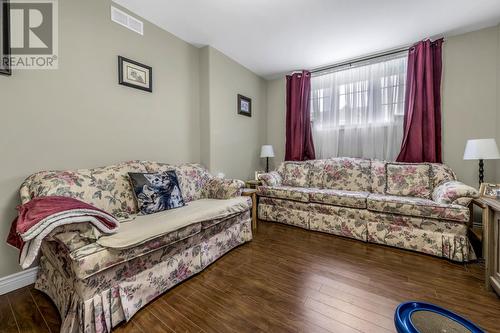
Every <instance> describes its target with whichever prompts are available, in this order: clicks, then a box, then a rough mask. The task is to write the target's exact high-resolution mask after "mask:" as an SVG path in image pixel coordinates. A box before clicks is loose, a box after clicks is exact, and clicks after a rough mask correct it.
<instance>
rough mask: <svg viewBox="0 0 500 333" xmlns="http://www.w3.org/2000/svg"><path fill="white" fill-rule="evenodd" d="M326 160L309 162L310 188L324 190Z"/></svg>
mask: <svg viewBox="0 0 500 333" xmlns="http://www.w3.org/2000/svg"><path fill="white" fill-rule="evenodd" d="M326 161H328V160H326V159H323V160H311V161H308V162H309V165H310V169H309V187H314V188H323V178H324V173H325V164H326Z"/></svg>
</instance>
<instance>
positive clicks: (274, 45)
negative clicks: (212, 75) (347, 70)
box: [115, 0, 500, 78]
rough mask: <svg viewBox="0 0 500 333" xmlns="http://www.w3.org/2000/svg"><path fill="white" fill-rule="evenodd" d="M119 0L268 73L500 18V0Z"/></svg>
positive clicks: (307, 66) (172, 29)
mask: <svg viewBox="0 0 500 333" xmlns="http://www.w3.org/2000/svg"><path fill="white" fill-rule="evenodd" d="M115 2H116V3H118V4H120V5H122V6H124V7H125V8H127V9H129V10H131V11H132V12H134V13H136V14H138V15H140V16H142V17H144V18H146V19H147V20H149V21H151V22H153V23H155V24H156V25H158V26H160V27H162V28H163V29H165V30H167V31H169V32H171V33H172V34H174V35H176V36H178V37H179V38H181V39H183V40H185V41H187V42H189V43H191V44H194V45H196V46H204V45H211V46H212V47H214V48H216V49H218V50H219V51H221V52H223V53H225V54H226V55H227V56H229V57H231V58H232V59H234V60H236V61H237V62H239V63H240V64H242V65H244V66H245V67H247V68H249V69H250V70H252V71H253V72H255V73H257V74H259V75H261V76H263V77H265V78H273V77H276V75H277V74H281V73H284V72H288V71H291V70H295V69H302V68H305V69H311V68H316V67H320V66H323V65H326V64H331V63H335V62H338V61H341V60H345V59H349V58H353V57H358V56H362V55H366V54H370V53H374V52H379V51H384V50H387V49H391V48H395V47H399V46H404V45H407V44H410V43H414V42H416V41H418V40H421V39H423V38H426V37H433V36H443V35H444V36H449V35H452V34H457V33H462V32H467V31H472V30H477V29H479V28H483V27H487V26H493V25H495V24H497V23H498V22H499V21H500V0H115ZM146 33H147V31H146Z"/></svg>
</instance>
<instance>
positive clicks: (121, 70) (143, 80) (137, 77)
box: [118, 56, 153, 92]
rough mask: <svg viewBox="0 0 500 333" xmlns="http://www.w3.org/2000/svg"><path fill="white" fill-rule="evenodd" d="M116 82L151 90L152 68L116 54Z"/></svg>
mask: <svg viewBox="0 0 500 333" xmlns="http://www.w3.org/2000/svg"><path fill="white" fill-rule="evenodd" d="M118 83H119V84H121V85H124V86H127V87H130V88H135V89H140V90H144V91H148V92H153V68H152V67H150V66H147V65H144V64H141V63H140V62H137V61H134V60H131V59H128V58H125V57H122V56H118Z"/></svg>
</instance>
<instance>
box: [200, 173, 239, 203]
mask: <svg viewBox="0 0 500 333" xmlns="http://www.w3.org/2000/svg"><path fill="white" fill-rule="evenodd" d="M244 187H245V183H244V182H243V181H241V180H238V179H221V178H210V179H209V180H208V181H207V182H206V184H205V187H204V193H205V195H204V197H205V198H208V199H230V198H234V197H238V196H240V195H241V192H242V191H243V188H244Z"/></svg>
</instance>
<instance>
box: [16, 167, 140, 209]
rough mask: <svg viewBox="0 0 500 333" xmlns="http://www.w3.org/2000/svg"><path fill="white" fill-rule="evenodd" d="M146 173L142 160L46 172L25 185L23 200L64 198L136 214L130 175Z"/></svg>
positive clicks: (21, 191) (22, 192)
mask: <svg viewBox="0 0 500 333" xmlns="http://www.w3.org/2000/svg"><path fill="white" fill-rule="evenodd" d="M146 171H147V170H146V168H145V166H144V165H143V164H142V163H140V162H139V161H130V162H124V163H119V164H116V165H111V166H107V167H101V168H93V169H79V170H75V171H42V172H38V173H35V174H33V175H31V176H30V177H28V178H27V179H26V180H25V181H24V183H23V184H22V185H21V190H20V194H21V201H22V203H26V202H28V201H30V200H31V199H33V198H35V197H43V196H50V195H60V196H66V197H71V198H75V199H78V200H81V201H84V202H86V203H89V204H91V205H93V206H95V207H97V208H99V209H102V210H104V211H107V212H109V213H111V214H113V215H115V216H117V217H121V216H123V213H126V214H135V213H137V203H136V201H135V198H134V194H133V192H132V186H131V184H130V180H129V177H128V173H129V172H146ZM126 214H125V215H126Z"/></svg>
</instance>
